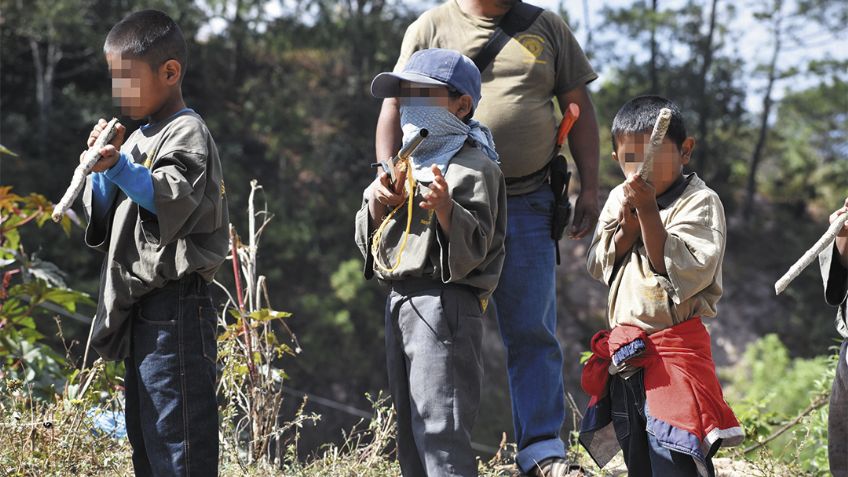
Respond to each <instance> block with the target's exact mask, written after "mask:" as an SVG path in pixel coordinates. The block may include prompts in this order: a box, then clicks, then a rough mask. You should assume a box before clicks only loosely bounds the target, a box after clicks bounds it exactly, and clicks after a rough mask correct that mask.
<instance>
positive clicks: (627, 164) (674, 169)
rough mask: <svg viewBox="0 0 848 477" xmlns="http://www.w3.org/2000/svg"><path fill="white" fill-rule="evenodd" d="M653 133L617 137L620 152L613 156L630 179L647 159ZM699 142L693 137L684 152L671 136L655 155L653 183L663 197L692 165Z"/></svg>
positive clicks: (683, 147)
mask: <svg viewBox="0 0 848 477" xmlns="http://www.w3.org/2000/svg"><path fill="white" fill-rule="evenodd" d="M650 139H651V135H650V134H649V133H642V134H628V135H624V136H619V137H617V138H616V142H617V150H616V151H615V152H613V153H612V158H613V160H614V161H616V162H618V165H619V167H621V170H622V172H624V176H625V177H627V178H628V179H629V178H630V177H631V176H632V175H633V174H635V173H636V171H638V170H639V167H640V166H641V165H642V162H644V160H645V153H646V152H647V150H648V145H649V144H650ZM694 146H695V140H694V139H693V138H691V137H688V138H686V140H685V141H683V145H682V146H681V148H680V149H678V148H677V145H676V144H674V142H672V141H671V139H669V138H668V137H665V138H664V139H663V142H662V146H661V148H660V150H659V151H658V152H657V154H656V156H654V172H653V178H652V180H651V182H652V183H653V184H654V188H655V189H656V191H657V195H660V194H662V193H663V192H665V191H666V190H668V188H669V187H670V186H671V184H673V183H674V181H676V180H677V178H678V177H680V174H681V172H682V171H683V166H684V165H685V164H688V163H689V158H690V156H691V155H692V148H693V147H694Z"/></svg>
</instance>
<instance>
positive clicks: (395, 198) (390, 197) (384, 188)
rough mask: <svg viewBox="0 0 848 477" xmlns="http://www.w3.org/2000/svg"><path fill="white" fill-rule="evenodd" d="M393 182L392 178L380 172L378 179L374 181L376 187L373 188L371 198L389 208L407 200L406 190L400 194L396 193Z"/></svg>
mask: <svg viewBox="0 0 848 477" xmlns="http://www.w3.org/2000/svg"><path fill="white" fill-rule="evenodd" d="M391 182H392V179H391V177H389V175H388V174H386V173H385V172H384V171H382V170H380V171H379V173H377V178H376V179H374V186H373V187H371V198H372V199H373V200H376V201H377V202H379V203H380V204H383V205H384V206H389V207H395V206H397V205H398V204H400V203H401V202H403V200H404V199H405V198H406V188H403V189H402V190H401V193H400V194H398V193H395V191H394V187H393V186H392V183H391Z"/></svg>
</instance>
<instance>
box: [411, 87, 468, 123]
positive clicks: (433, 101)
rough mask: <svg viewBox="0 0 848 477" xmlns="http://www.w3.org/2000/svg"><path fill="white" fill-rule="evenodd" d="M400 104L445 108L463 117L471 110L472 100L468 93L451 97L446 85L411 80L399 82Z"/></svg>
mask: <svg viewBox="0 0 848 477" xmlns="http://www.w3.org/2000/svg"><path fill="white" fill-rule="evenodd" d="M398 101H400V105H401V106H425V107H441V108H445V109H447V110H448V111H450V112H451V113H452V114H454V115H455V116H456V117H458V118H460V119H461V118H464V117H465V116H466V115H467V114H468V113H469V112H471V107H472V104H473V103H472V100H471V96H469V95H467V94H466V95H462V96H458V97H451V95H450V94H449V92H448V88H447V87H446V86H438V85H432V84H424V83H413V82H411V81H401V82H400V96H399V97H398Z"/></svg>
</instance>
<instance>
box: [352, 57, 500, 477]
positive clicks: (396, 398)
mask: <svg viewBox="0 0 848 477" xmlns="http://www.w3.org/2000/svg"><path fill="white" fill-rule="evenodd" d="M371 93H372V94H373V95H374V96H375V97H378V98H398V101H399V102H400V124H401V126H402V129H403V131H404V137H403V143H404V146H405V147H404V148H403V149H407V147H406V145H408V144H409V143H410V142H411V141H415V140H416V138H417V137H419V135H420V132H421V131H422V130H423V129H426V130H427V131H429V133H428V135H427V136H426V139H425V140H424V141H423V142H421V143H420V146H419V147H418V148H417V149H415V151H414V153H413V154H412V156H411V157H410V158H409V163H408V164H407V168H406V176H405V180H406V184H405V186H404V184H403V183H401V184H400V188H397V187H395V186H396V184H394V183H392V182H391V181H390V179H389V175H388V174H386V173H385V172H383V171H381V172H380V173H379V175H378V176H377V178H376V179H375V180H374V181H373V182H372V183H371V184H370V185H369V186H368V187H367V188H366V189H365V192H364V194H363V202H362V207H361V208H360V210H359V212H357V214H356V244H357V245H358V246H359V249H360V251H361V252H362V255H363V257H364V258H365V270H364V273H365V277H366V278H369V279H370V278H372V277H377V278H378V279H379V280H380V281H381V283H383V284H385V285H387V287H388V288H389V289H390V292H389V296H388V298H387V300H386V308H385V323H386V365H387V367H388V374H389V387H390V389H391V393H392V402H393V404H394V407H395V410H396V411H397V424H398V425H397V427H398V430H397V456H398V461H399V462H400V466H401V471H402V473H403V475H404V477H427V476H430V477H435V476H439V477H472V476H476V475H477V460H476V458H475V454H474V450H473V449H472V448H471V429H472V426H473V425H474V420H475V419H476V417H477V411H478V408H479V404H480V387H481V384H482V380H483V362H482V351H481V349H482V337H483V313H484V312H485V309H486V303H487V301H488V299H489V297H490V296H491V295H492V292H493V291H494V289H495V286H497V284H498V278H499V277H500V273H501V268H502V266H503V262H504V240H505V236H506V186H505V184H504V178H503V174H502V173H501V170H500V167H499V165H498V162H497V158H498V156H497V153H496V152H495V150H494V141H493V140H492V136H491V133H489V131H488V129H487V128H486V127H485V126H483V125H481V124H480V123H478V122H477V121H475V120H474V119H472V116H473V113H474V110H475V108H476V107H477V105H478V104H479V101H480V97H481V95H480V72H479V70H477V67H476V66H475V65H474V63H473V62H472V61H471V60H470V59H469V58H467V57H465V56H463V55H461V54H460V53H459V52H457V51H454V50H447V49H440V48H431V49H426V50H420V51H417V52H415V53H414V54H413V55H412V56H411V57H410V58H409V61H408V62H407V63H406V65H405V66H404V69H403V71H401V72H397V73H388V72H387V73H381V74H379V75H378V76H377V77H376V78H374V81H373V83H372V84H371ZM392 175H394V174H392Z"/></svg>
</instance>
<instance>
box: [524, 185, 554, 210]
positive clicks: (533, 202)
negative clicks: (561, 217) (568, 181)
mask: <svg viewBox="0 0 848 477" xmlns="http://www.w3.org/2000/svg"><path fill="white" fill-rule="evenodd" d="M542 187H548V186H547V185H543V186H542ZM523 197H524V203H525V204H526V205H527V207H528V208H530V210H532V211H533V212H535V213H537V214H542V215H552V214H553V210H554V198H553V193H551V194H528V195H526V196H523Z"/></svg>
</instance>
